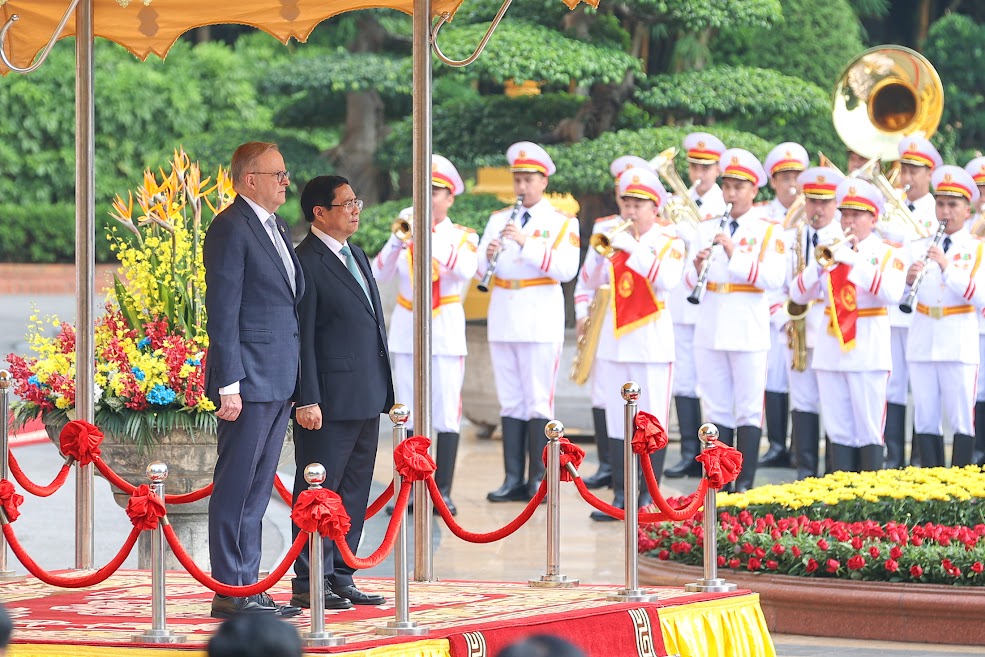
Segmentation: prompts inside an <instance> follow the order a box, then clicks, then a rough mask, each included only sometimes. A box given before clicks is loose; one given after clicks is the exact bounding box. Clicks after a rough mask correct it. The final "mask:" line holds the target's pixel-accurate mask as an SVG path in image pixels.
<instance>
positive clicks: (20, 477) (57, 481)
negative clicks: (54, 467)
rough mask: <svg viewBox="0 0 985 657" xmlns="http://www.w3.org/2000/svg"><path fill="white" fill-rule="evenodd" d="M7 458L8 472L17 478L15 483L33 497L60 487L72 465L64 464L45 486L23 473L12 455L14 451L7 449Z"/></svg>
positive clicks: (47, 494) (46, 493) (46, 495)
mask: <svg viewBox="0 0 985 657" xmlns="http://www.w3.org/2000/svg"><path fill="white" fill-rule="evenodd" d="M7 460H8V461H9V464H10V474H12V475H14V479H16V480H17V483H18V484H20V485H21V486H22V487H23V488H24V490H26V491H27V492H28V493H30V494H31V495H34V496H35V497H48V496H50V495H52V494H53V493H54V492H55V491H57V490H58V489H59V488H61V487H62V485H63V484H64V483H65V480H67V479H68V472H69V470H70V469H71V467H72V466H71V464H69V463H66V464H64V465H63V466H62V469H61V470H59V471H58V474H56V475H55V478H54V479H52V481H51V483H50V484H48V485H47V486H39V485H38V484H36V483H34V482H33V481H31V479H30V477H28V476H27V474H25V473H24V470H22V469H21V466H20V463H18V462H17V459H16V458H15V457H14V453H13V452H12V451H10V450H9V449H8V450H7Z"/></svg>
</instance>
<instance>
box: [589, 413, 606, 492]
mask: <svg viewBox="0 0 985 657" xmlns="http://www.w3.org/2000/svg"><path fill="white" fill-rule="evenodd" d="M592 424H594V425H595V449H596V450H597V451H598V455H599V469H598V470H596V471H595V474H593V475H592V476H590V477H582V481H584V482H585V486H586V487H587V488H589V489H590V490H595V489H596V488H605V487H607V486H611V485H612V466H610V465H609V430H608V428H607V427H606V425H605V409H604V408H593V409H592Z"/></svg>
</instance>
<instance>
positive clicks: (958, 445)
mask: <svg viewBox="0 0 985 657" xmlns="http://www.w3.org/2000/svg"><path fill="white" fill-rule="evenodd" d="M932 183H933V185H934V196H935V197H936V212H937V219H938V221H940V222H942V223H946V227H945V229H944V235H945V237H944V240H943V242H942V243H941V245H940V246H939V247H938V246H933V244H932V243H933V238H926V239H924V240H920V241H917V242H915V243H914V244H913V245H912V250H911V254H912V256H913V258H914V263H913V264H912V265H911V266H910V268H909V271H908V272H907V276H906V283H907V291H909V286H911V285H913V283H914V281H915V280H916V277H917V275H918V274H919V273H920V272H921V271H922V270H926V271H925V272H924V275H923V280H922V281H921V283H920V286H919V289H918V292H917V304H916V307H915V309H914V310H915V312H914V313H913V324H912V325H911V327H910V333H909V336H908V338H907V344H906V356H907V359H908V361H909V367H910V372H911V377H910V386H911V388H912V390H913V404H914V424H915V425H916V435H915V436H914V439H915V441H916V442H919V445H920V446H919V449H920V456H921V463H922V465H923V466H924V467H934V466H943V465H944V436H943V434H944V431H943V427H942V424H941V403H942V402H943V405H944V410H945V412H946V413H947V416H948V421H949V423H950V426H951V428H952V429H953V431H954V448H953V451H952V454H951V465H952V466H953V465H968V464H970V463H971V462H972V458H973V453H974V445H975V439H974V435H973V432H974V420H973V419H972V416H973V413H974V405H975V388H976V385H977V380H978V375H977V368H978V365H979V352H978V349H977V345H978V318H977V314H978V312H980V310H981V308H982V305H983V304H985V268H983V267H982V266H981V265H982V248H983V246H985V242H982V240H980V239H978V238H976V237H974V236H972V235H971V233H969V232H968V229H967V228H966V227H965V221H967V220H968V217H969V215H970V214H971V208H972V207H973V206H974V204H975V203H976V202H977V201H978V198H979V193H978V187H977V186H976V185H975V181H974V179H973V178H972V177H971V176H970V175H969V174H968V172H967V171H965V170H964V169H962V168H960V167H956V166H950V165H948V166H939V167H937V168H936V169H935V170H934V174H933V178H932ZM924 254H926V257H927V258H928V261H927V262H926V264H925V263H924V261H923V258H924Z"/></svg>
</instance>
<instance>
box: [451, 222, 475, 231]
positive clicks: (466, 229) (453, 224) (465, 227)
mask: <svg viewBox="0 0 985 657" xmlns="http://www.w3.org/2000/svg"><path fill="white" fill-rule="evenodd" d="M452 226H454V227H455V228H457V229H459V230H464V231H465V232H466V233H474V232H475V229H474V228H469V227H468V226H463V225H462V224H456V223H452Z"/></svg>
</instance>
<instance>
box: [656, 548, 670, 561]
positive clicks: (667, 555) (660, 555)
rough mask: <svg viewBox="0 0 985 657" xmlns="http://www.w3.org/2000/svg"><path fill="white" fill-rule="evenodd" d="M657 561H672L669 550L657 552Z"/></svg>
mask: <svg viewBox="0 0 985 657" xmlns="http://www.w3.org/2000/svg"><path fill="white" fill-rule="evenodd" d="M657 559H660V560H661V561H667V559H670V552H668V551H667V550H660V552H657Z"/></svg>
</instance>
